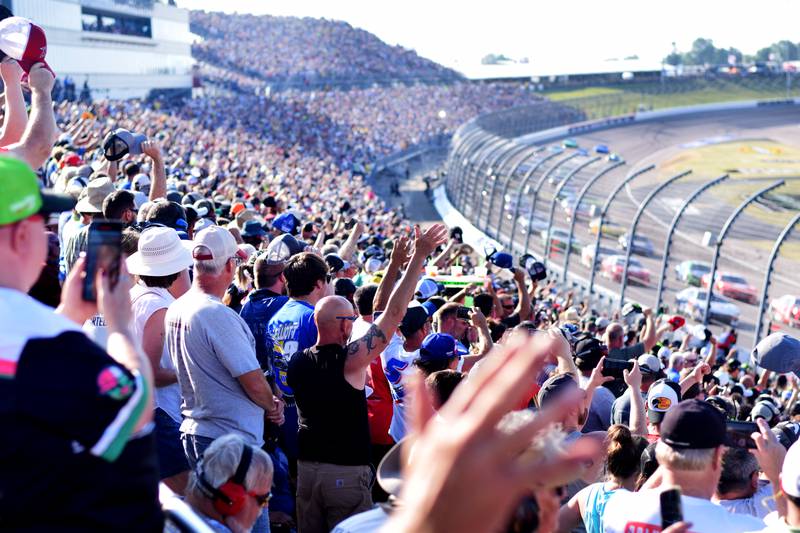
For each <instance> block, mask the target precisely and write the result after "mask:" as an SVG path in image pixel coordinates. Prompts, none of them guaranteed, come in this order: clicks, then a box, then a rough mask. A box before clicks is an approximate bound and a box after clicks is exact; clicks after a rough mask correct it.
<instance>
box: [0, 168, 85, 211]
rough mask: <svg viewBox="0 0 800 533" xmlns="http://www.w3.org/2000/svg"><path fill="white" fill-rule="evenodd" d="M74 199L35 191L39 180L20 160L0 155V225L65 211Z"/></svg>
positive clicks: (49, 192) (70, 207) (48, 192)
mask: <svg viewBox="0 0 800 533" xmlns="http://www.w3.org/2000/svg"><path fill="white" fill-rule="evenodd" d="M73 207H75V200H73V199H72V197H71V196H68V195H65V194H55V193H53V192H51V191H49V190H41V189H39V179H38V178H37V177H36V174H35V173H34V172H33V170H31V167H29V166H28V165H27V163H25V162H24V161H20V160H19V159H15V158H13V157H7V156H0V226H5V225H7V224H13V223H15V222H19V221H20V220H24V219H26V218H28V217H29V216H32V215H35V214H37V213H41V214H49V213H60V212H61V211H69V210H70V209H72V208H73Z"/></svg>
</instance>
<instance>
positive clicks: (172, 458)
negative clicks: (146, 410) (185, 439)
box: [153, 407, 189, 479]
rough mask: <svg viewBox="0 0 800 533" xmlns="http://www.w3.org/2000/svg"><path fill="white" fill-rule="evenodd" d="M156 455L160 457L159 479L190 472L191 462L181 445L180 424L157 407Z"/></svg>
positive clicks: (155, 419) (155, 418)
mask: <svg viewBox="0 0 800 533" xmlns="http://www.w3.org/2000/svg"><path fill="white" fill-rule="evenodd" d="M153 419H154V421H155V423H156V430H155V435H156V454H157V455H158V478H159V479H166V478H168V477H172V476H174V475H177V474H180V473H181V472H186V471H187V470H189V462H188V461H187V460H186V453H185V452H184V450H183V444H182V443H181V432H180V426H181V425H180V424H179V423H178V422H175V421H174V420H173V419H172V417H171V416H169V415H168V414H167V412H166V411H164V410H163V409H161V408H160V407H156V410H155V416H154V417H153Z"/></svg>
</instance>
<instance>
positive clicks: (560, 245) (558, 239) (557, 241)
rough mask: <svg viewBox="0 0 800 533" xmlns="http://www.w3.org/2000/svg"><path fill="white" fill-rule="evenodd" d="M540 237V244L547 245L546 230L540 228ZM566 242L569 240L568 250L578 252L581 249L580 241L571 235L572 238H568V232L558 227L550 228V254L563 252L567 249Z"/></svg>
mask: <svg viewBox="0 0 800 533" xmlns="http://www.w3.org/2000/svg"><path fill="white" fill-rule="evenodd" d="M540 236H541V237H542V246H546V245H547V230H546V229H545V230H542V231H541V233H540ZM567 242H569V246H570V250H571V251H572V252H575V253H578V252H580V250H581V246H582V245H581V243H580V242H578V240H577V239H576V238H575V237H574V236H573V237H572V240H571V241H570V240H569V232H568V231H566V230H563V229H559V228H553V229H551V230H550V254H557V253H558V254H560V253H563V252H564V250H566V249H567Z"/></svg>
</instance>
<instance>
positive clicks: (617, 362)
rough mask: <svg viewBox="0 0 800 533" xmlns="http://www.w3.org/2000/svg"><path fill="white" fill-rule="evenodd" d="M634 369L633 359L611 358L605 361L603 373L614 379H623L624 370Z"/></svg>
mask: <svg viewBox="0 0 800 533" xmlns="http://www.w3.org/2000/svg"><path fill="white" fill-rule="evenodd" d="M625 370H627V371H628V372H630V371H631V370H633V361H622V360H621V359H609V358H608V357H606V359H605V361H603V375H604V376H606V377H612V378H614V379H622V377H623V371H625Z"/></svg>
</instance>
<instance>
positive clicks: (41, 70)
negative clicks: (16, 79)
mask: <svg viewBox="0 0 800 533" xmlns="http://www.w3.org/2000/svg"><path fill="white" fill-rule="evenodd" d="M55 81H56V78H55V76H53V73H52V72H50V71H49V70H47V69H46V68H45V66H44V63H36V64H35V65H33V66H32V67H31V70H30V72H28V86H30V88H31V90H32V91H34V92H38V93H42V94H47V95H49V94H50V92H51V91H52V90H53V84H54V83H55Z"/></svg>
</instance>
